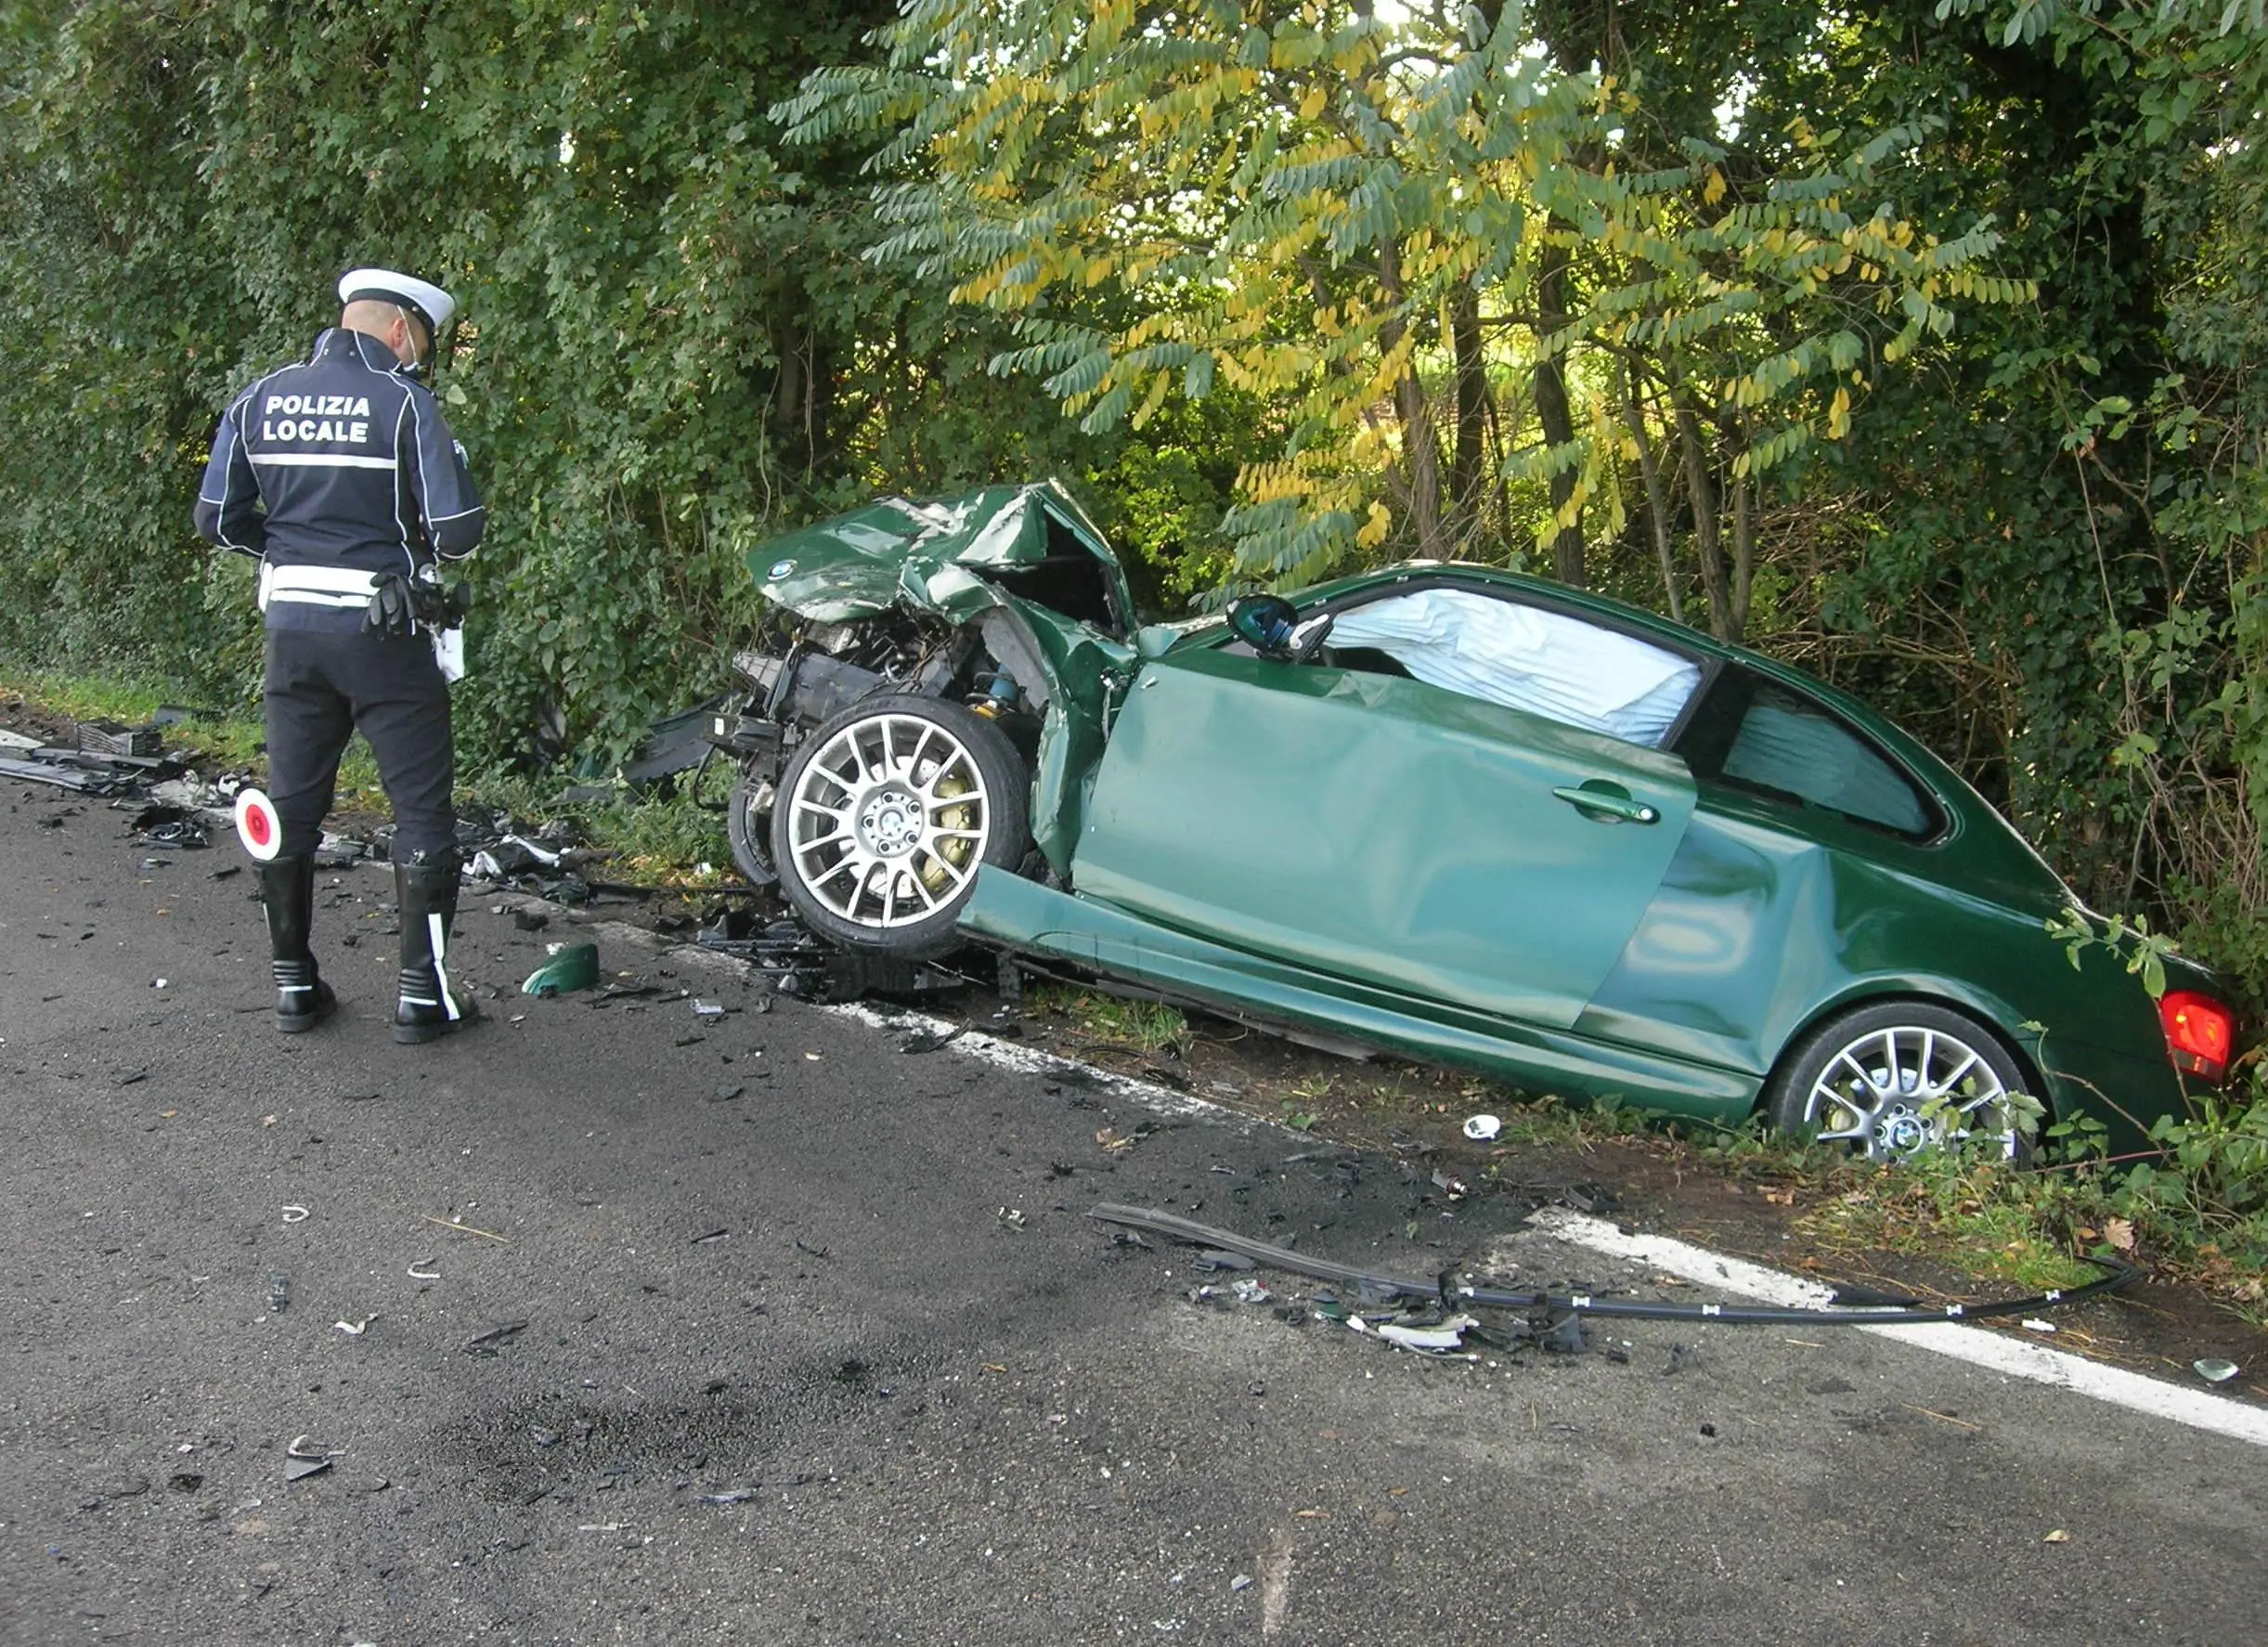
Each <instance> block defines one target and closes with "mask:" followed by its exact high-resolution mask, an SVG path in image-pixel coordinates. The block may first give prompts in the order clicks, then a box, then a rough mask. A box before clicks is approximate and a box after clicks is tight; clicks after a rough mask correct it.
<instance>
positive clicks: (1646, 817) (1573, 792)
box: [1551, 785, 1662, 823]
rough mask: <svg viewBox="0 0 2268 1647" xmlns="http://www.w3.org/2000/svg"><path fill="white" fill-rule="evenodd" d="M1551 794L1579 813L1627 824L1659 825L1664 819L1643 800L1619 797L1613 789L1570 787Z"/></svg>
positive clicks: (1657, 810)
mask: <svg viewBox="0 0 2268 1647" xmlns="http://www.w3.org/2000/svg"><path fill="white" fill-rule="evenodd" d="M1551 793H1552V794H1554V795H1556V796H1558V797H1559V798H1561V799H1562V800H1563V801H1565V802H1566V803H1567V804H1568V805H1569V806H1571V807H1573V808H1575V810H1576V811H1579V812H1599V813H1603V814H1604V815H1605V816H1607V817H1609V818H1617V819H1620V820H1621V821H1623V822H1624V823H1660V822H1661V819H1662V813H1661V811H1660V810H1659V809H1658V808H1655V807H1652V806H1649V805H1647V804H1646V803H1645V802H1644V801H1642V800H1632V799H1631V798H1629V797H1628V796H1627V795H1617V794H1615V793H1614V791H1613V790H1611V789H1578V788H1575V787H1574V786H1572V785H1569V786H1565V787H1562V788H1558V789H1554V790H1553V791H1552V792H1551Z"/></svg>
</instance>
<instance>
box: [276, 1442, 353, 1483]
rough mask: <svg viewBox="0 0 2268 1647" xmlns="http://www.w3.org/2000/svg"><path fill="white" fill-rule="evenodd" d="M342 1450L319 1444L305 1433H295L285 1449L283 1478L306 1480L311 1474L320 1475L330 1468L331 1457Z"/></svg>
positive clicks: (287, 1479)
mask: <svg viewBox="0 0 2268 1647" xmlns="http://www.w3.org/2000/svg"><path fill="white" fill-rule="evenodd" d="M342 1450H343V1449H342V1448H336V1447H326V1446H318V1445H316V1444H315V1443H314V1442H312V1441H310V1440H308V1439H307V1438H306V1437H305V1435H294V1436H293V1437H292V1441H291V1444H290V1445H289V1446H286V1447H285V1448H284V1449H283V1478H284V1480H286V1481H305V1479H306V1478H307V1477H308V1476H310V1475H320V1474H322V1473H323V1472H324V1471H326V1470H328V1469H330V1460H331V1459H332V1458H333V1457H334V1456H335V1455H336V1454H337V1453H338V1452H340V1451H342Z"/></svg>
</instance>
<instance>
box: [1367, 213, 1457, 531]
mask: <svg viewBox="0 0 2268 1647" xmlns="http://www.w3.org/2000/svg"><path fill="white" fill-rule="evenodd" d="M1379 285H1380V289H1381V290H1382V291H1383V292H1385V295H1386V298H1387V301H1388V302H1389V303H1390V304H1393V305H1399V304H1400V303H1401V301H1402V294H1403V287H1402V258H1401V252H1400V249H1399V248H1398V247H1396V246H1395V245H1394V244H1393V242H1392V241H1388V242H1386V243H1385V244H1384V245H1382V246H1380V248H1379ZM1406 330H1407V328H1406V326H1405V325H1404V323H1403V322H1402V321H1400V320H1389V321H1387V322H1386V323H1385V324H1384V325H1382V326H1380V328H1379V342H1380V346H1381V347H1383V348H1384V350H1385V351H1386V352H1387V353H1388V354H1390V355H1391V354H1392V353H1393V350H1394V349H1395V348H1396V347H1397V346H1399V345H1400V344H1401V342H1402V338H1403V336H1404V334H1405V332H1406ZM1393 410H1394V416H1395V418H1396V419H1397V420H1398V421H1400V423H1401V425H1402V468H1403V473H1404V474H1405V476H1406V479H1407V481H1408V485H1409V494H1408V503H1409V524H1410V529H1411V531H1412V532H1413V533H1414V534H1415V536H1416V538H1417V540H1418V541H1417V549H1418V553H1419V555H1420V556H1422V557H1424V558H1426V559H1429V560H1442V561H1446V560H1453V559H1455V558H1456V554H1455V549H1456V546H1455V544H1454V543H1453V542H1452V541H1451V539H1450V537H1449V534H1448V532H1447V530H1446V522H1445V519H1444V517H1443V511H1442V484H1441V483H1442V474H1441V437H1440V435H1439V434H1438V433H1437V432H1436V431H1435V429H1434V426H1433V409H1432V405H1431V404H1429V403H1428V401H1427V400H1426V396H1425V384H1424V383H1423V382H1421V381H1420V380H1419V376H1418V374H1417V372H1416V370H1406V371H1405V372H1403V374H1402V375H1401V377H1400V378H1399V379H1398V380H1396V382H1395V383H1394V386H1393Z"/></svg>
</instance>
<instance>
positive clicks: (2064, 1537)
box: [2040, 1527, 2071, 1544]
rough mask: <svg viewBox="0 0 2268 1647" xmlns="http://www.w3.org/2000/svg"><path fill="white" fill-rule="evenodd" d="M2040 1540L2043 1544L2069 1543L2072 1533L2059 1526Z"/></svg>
mask: <svg viewBox="0 0 2268 1647" xmlns="http://www.w3.org/2000/svg"><path fill="white" fill-rule="evenodd" d="M2040 1542H2041V1543H2042V1544H2068V1543H2070V1542H2071V1535H2070V1534H2068V1533H2067V1532H2065V1531H2064V1530H2063V1529H2062V1528H2061V1527H2057V1528H2056V1529H2055V1530H2054V1532H2052V1533H2050V1534H2049V1535H2048V1536H2047V1537H2044V1538H2042V1539H2041V1540H2040Z"/></svg>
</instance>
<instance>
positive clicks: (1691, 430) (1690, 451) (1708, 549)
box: [1672, 390, 1741, 641]
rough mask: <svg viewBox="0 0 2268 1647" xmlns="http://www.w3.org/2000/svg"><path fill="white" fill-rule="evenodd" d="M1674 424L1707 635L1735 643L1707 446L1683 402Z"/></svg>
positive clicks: (1737, 632)
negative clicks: (1705, 605) (1689, 507)
mask: <svg viewBox="0 0 2268 1647" xmlns="http://www.w3.org/2000/svg"><path fill="white" fill-rule="evenodd" d="M1672 393H1673V394H1674V393H1675V391H1674V390H1673V391H1672ZM1675 421H1676V423H1677V429H1678V453H1679V456H1680V458H1681V459H1682V460H1683V462H1684V465H1685V490H1686V496H1687V498H1688V499H1689V500H1690V501H1691V504H1692V509H1693V550H1694V553H1695V555H1696V557H1697V558H1698V559H1699V560H1700V562H1701V587H1702V588H1703V589H1704V590H1707V591H1708V596H1709V633H1711V634H1712V635H1715V636H1716V637H1717V639H1718V640H1719V641H1738V640H1739V639H1740V638H1741V619H1740V616H1739V615H1738V614H1736V613H1735V612H1734V611H1733V607H1732V590H1730V587H1728V585H1727V582H1726V578H1725V554H1724V548H1723V543H1722V533H1721V528H1720V525H1719V523H1718V521H1717V482H1716V481H1715V479H1714V478H1713V477H1712V476H1711V474H1710V473H1709V443H1708V442H1707V441H1706V440H1705V439H1704V438H1703V436H1702V433H1701V420H1700V419H1699V418H1697V417H1695V416H1694V415H1693V410H1692V409H1691V407H1689V406H1687V405H1686V404H1685V403H1684V402H1683V401H1682V400H1678V402H1677V407H1676V412H1675Z"/></svg>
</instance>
